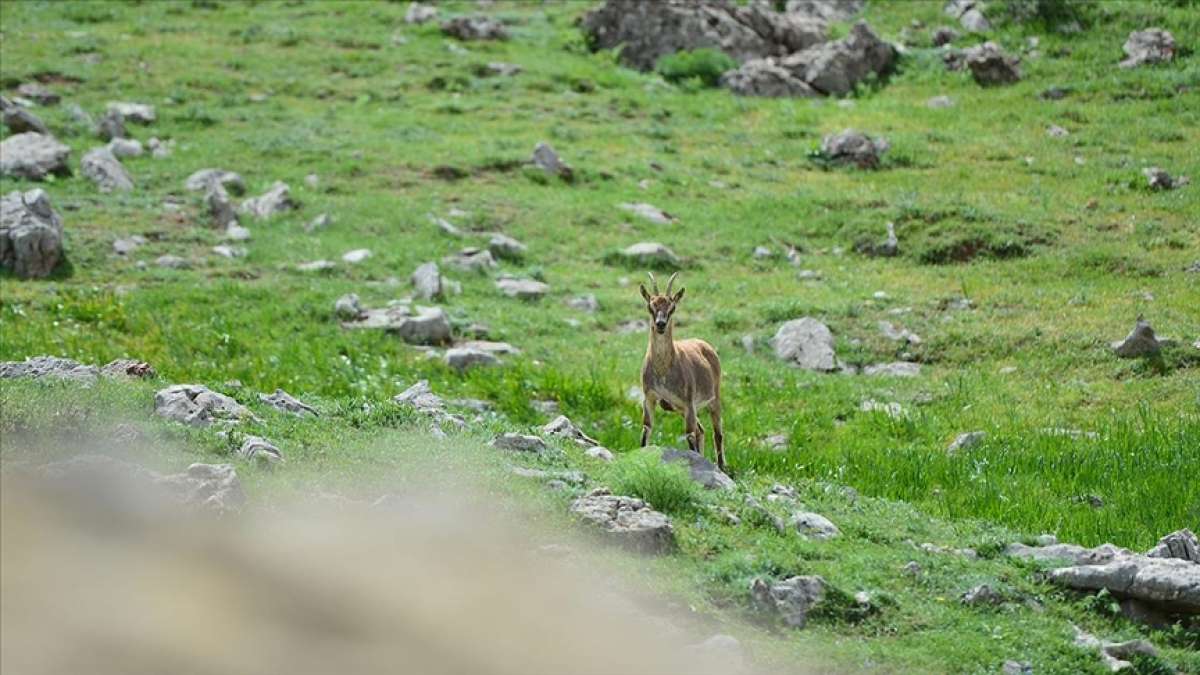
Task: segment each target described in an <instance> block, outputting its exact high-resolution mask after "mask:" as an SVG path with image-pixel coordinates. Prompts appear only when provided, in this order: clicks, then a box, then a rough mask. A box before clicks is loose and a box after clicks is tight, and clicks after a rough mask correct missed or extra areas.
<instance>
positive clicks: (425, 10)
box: [404, 2, 438, 25]
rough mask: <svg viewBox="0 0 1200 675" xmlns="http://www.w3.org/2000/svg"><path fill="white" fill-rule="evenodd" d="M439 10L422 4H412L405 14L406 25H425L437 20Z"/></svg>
mask: <svg viewBox="0 0 1200 675" xmlns="http://www.w3.org/2000/svg"><path fill="white" fill-rule="evenodd" d="M437 15H438V8H437V7H435V6H433V5H426V4H425V3H422V2H410V3H409V4H408V9H407V10H405V12H404V23H409V24H418V25H420V24H423V23H426V22H428V21H433V20H434V19H436V18H437Z"/></svg>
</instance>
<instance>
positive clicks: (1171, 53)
mask: <svg viewBox="0 0 1200 675" xmlns="http://www.w3.org/2000/svg"><path fill="white" fill-rule="evenodd" d="M1123 48H1124V50H1125V56H1126V58H1125V60H1124V61H1121V63H1120V66H1121V67H1122V68H1135V67H1137V66H1142V65H1145V64H1147V63H1166V62H1167V61H1170V60H1172V59H1174V58H1175V36H1173V35H1171V33H1170V32H1168V31H1165V30H1163V29H1161V28H1147V29H1146V30H1135V31H1133V32H1132V33H1130V34H1129V38H1128V39H1127V40H1125V45H1124V47H1123Z"/></svg>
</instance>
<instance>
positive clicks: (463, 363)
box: [444, 347, 500, 372]
mask: <svg viewBox="0 0 1200 675" xmlns="http://www.w3.org/2000/svg"><path fill="white" fill-rule="evenodd" d="M444 359H445V362H446V365H447V366H450V367H451V368H453V369H455V370H457V371H459V372H463V371H466V370H470V369H472V368H476V367H479V366H497V365H500V359H498V358H496V355H495V354H493V353H492V352H489V351H486V350H483V349H474V348H471V347H454V348H453V349H447V350H446V355H445V357H444Z"/></svg>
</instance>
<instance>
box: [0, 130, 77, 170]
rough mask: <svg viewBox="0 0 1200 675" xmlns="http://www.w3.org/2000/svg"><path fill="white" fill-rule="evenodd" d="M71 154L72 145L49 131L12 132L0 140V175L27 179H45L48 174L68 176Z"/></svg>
mask: <svg viewBox="0 0 1200 675" xmlns="http://www.w3.org/2000/svg"><path fill="white" fill-rule="evenodd" d="M70 154H71V148H68V147H67V146H65V145H63V144H62V143H59V142H58V140H57V139H55V138H54V137H53V136H50V135H48V134H38V133H34V132H30V131H27V132H25V133H23V134H13V135H12V136H9V137H8V138H6V139H4V140H3V141H0V176H7V177H9V178H24V179H27V180H45V178H46V176H48V175H51V174H54V175H56V176H69V175H71V168H70V167H69V166H68V165H67V157H68V156H69V155H70Z"/></svg>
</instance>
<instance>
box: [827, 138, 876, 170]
mask: <svg viewBox="0 0 1200 675" xmlns="http://www.w3.org/2000/svg"><path fill="white" fill-rule="evenodd" d="M890 147H891V144H889V143H888V141H887V139H885V138H882V137H878V138H871V137H870V136H868V135H866V134H864V133H861V132H858V131H855V130H854V129H846V130H845V131H843V132H841V133H840V134H830V135H828V136H826V137H825V138H824V139H823V140H822V141H821V155H822V156H824V157H825V159H827V160H829V161H831V162H833V163H835V164H853V165H854V166H857V167H858V168H860V169H875V168H878V167H879V158H880V156H881V155H883V153H885V152H887V150H888V148H890Z"/></svg>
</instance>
